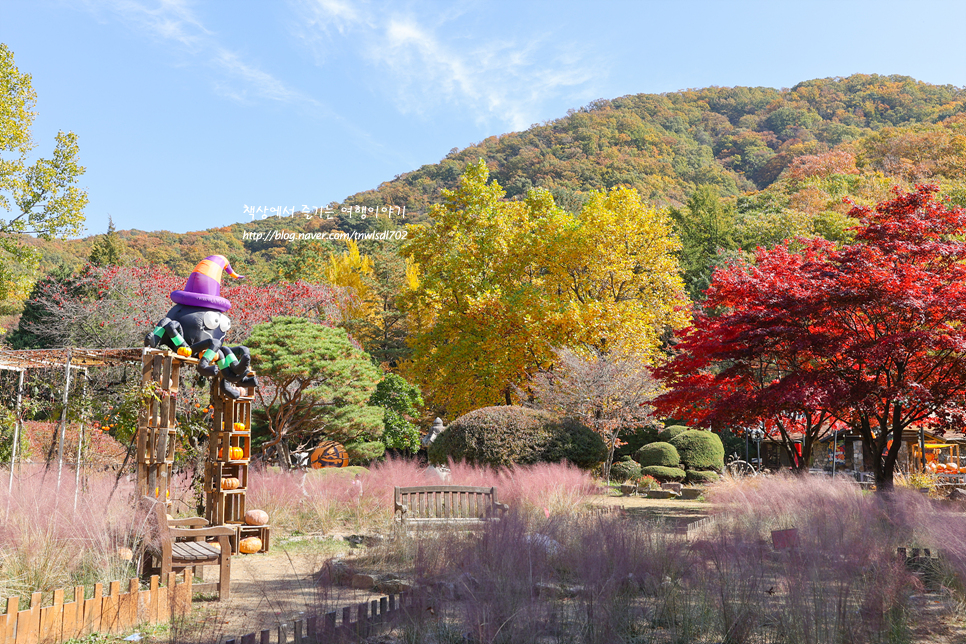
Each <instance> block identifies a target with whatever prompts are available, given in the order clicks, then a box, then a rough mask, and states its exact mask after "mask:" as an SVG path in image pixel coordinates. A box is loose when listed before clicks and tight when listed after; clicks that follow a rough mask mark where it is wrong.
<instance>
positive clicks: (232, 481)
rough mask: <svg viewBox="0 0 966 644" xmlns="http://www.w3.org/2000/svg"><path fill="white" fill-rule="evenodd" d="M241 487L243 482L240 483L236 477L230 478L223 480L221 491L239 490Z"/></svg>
mask: <svg viewBox="0 0 966 644" xmlns="http://www.w3.org/2000/svg"><path fill="white" fill-rule="evenodd" d="M240 487H241V481H239V480H238V479H237V478H235V477H234V476H229V477H226V478H223V479H221V489H223V490H237V489H238V488H240Z"/></svg>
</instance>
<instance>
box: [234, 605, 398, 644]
mask: <svg viewBox="0 0 966 644" xmlns="http://www.w3.org/2000/svg"><path fill="white" fill-rule="evenodd" d="M415 606H416V599H415V595H413V594H412V593H403V594H400V595H388V596H387V597H380V598H379V599H373V600H372V601H368V602H363V603H361V604H356V605H355V606H346V607H345V608H343V609H342V610H341V611H331V612H328V613H324V614H323V615H321V616H320V617H309V618H307V619H304V620H299V621H296V622H293V623H291V624H281V625H279V626H278V628H276V629H265V630H263V631H259V632H257V633H249V634H248V635H243V636H242V637H238V638H230V639H226V640H225V644H272V642H273V638H272V633H273V631H274V632H275V633H276V634H277V636H276V637H275V638H274V642H276V643H277V644H308V643H309V642H312V643H313V644H330V643H333V642H345V641H356V640H358V639H359V638H362V637H366V636H367V635H369V634H370V633H371V632H372V631H373V629H374V628H376V627H377V626H379V625H381V624H386V623H388V622H390V621H391V620H392V619H394V618H395V617H398V616H400V615H401V614H403V612H404V611H406V610H414V607H415ZM340 617H341V619H340Z"/></svg>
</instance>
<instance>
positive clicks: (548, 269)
mask: <svg viewBox="0 0 966 644" xmlns="http://www.w3.org/2000/svg"><path fill="white" fill-rule="evenodd" d="M487 179H488V171H487V168H486V164H485V163H484V162H483V161H482V160H481V161H480V162H479V163H477V164H474V165H471V166H469V168H468V169H467V171H466V173H465V174H464V175H463V176H462V177H461V178H460V182H459V185H458V187H457V188H456V189H455V190H452V191H444V203H443V204H440V205H436V206H434V207H433V208H432V210H431V213H430V214H431V216H432V217H433V220H434V224H433V225H432V226H427V227H419V228H414V229H413V230H411V234H410V239H409V241H408V242H407V244H406V245H405V246H404V248H403V253H404V254H405V255H406V256H407V258H409V259H410V260H411V261H412V262H413V263H414V264H415V266H416V267H417V268H418V280H417V279H415V277H414V276H413V277H412V278H411V279H410V280H409V281H408V284H409V287H410V290H409V291H408V293H407V294H406V296H405V297H404V302H405V306H406V308H407V309H408V311H409V314H410V324H411V326H412V328H411V333H410V344H411V346H412V349H413V353H412V358H411V360H410V362H409V363H408V364H407V365H406V372H407V375H408V377H409V379H410V380H411V381H414V382H417V383H418V384H419V385H420V386H421V388H422V390H423V392H424V393H425V394H426V397H427V399H428V401H429V402H430V404H432V405H433V406H435V407H436V408H437V409H438V410H441V411H444V412H445V413H446V415H448V416H450V417H456V416H458V415H460V414H462V413H465V412H467V411H469V410H471V409H475V408H477V407H482V406H486V405H494V404H511V403H512V397H513V395H514V391H515V390H516V388H517V387H518V386H520V385H521V384H523V383H524V382H526V381H527V379H528V378H529V376H530V375H532V374H533V373H535V372H536V371H537V370H540V369H547V368H550V367H551V366H552V365H553V363H554V360H555V353H554V349H555V348H557V347H572V348H575V349H576V350H578V351H580V350H581V349H585V350H586V349H590V348H593V349H596V350H600V351H607V350H609V349H610V348H616V347H621V348H624V349H625V350H627V351H630V352H632V353H633V354H635V355H638V356H640V357H642V358H644V359H645V360H648V359H651V358H653V357H654V354H655V352H656V350H657V348H658V345H659V341H660V336H661V334H662V332H663V331H664V330H665V329H667V328H668V327H674V328H676V327H680V326H682V325H683V324H685V323H686V322H687V312H686V304H687V298H686V296H685V295H684V287H683V283H682V281H681V277H680V275H679V273H678V267H677V261H676V258H675V255H674V253H676V252H677V251H678V250H679V249H680V243H679V242H678V240H677V238H676V236H675V235H674V232H673V228H672V226H671V223H670V221H669V220H668V219H667V217H665V216H664V215H662V214H660V213H658V212H656V211H655V210H654V209H653V208H651V207H649V206H647V205H645V204H643V203H642V202H641V200H640V197H639V196H638V195H637V193H636V191H634V190H628V189H616V190H613V191H611V192H609V193H607V194H603V193H600V194H594V195H592V196H591V198H590V200H589V202H588V203H587V205H586V206H585V208H584V209H583V210H582V211H581V213H580V214H579V215H572V214H570V213H567V212H564V211H563V210H562V209H560V208H558V207H557V206H556V204H555V203H554V200H553V197H552V196H551V195H550V194H549V193H548V192H547V191H545V190H535V191H531V192H530V193H529V194H528V196H527V198H526V200H524V201H504V200H503V197H504V192H503V189H502V188H501V187H500V186H499V184H497V183H495V182H494V183H489V184H488V183H487Z"/></svg>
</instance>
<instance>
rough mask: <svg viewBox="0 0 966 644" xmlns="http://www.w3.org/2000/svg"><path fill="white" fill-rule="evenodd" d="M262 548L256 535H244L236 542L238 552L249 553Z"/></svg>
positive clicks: (260, 541)
mask: <svg viewBox="0 0 966 644" xmlns="http://www.w3.org/2000/svg"><path fill="white" fill-rule="evenodd" d="M261 549H262V540H261V539H259V538H258V537H245V538H244V539H242V540H241V541H240V542H238V552H240V553H242V554H245V555H250V554H253V553H256V552H258V551H259V550H261Z"/></svg>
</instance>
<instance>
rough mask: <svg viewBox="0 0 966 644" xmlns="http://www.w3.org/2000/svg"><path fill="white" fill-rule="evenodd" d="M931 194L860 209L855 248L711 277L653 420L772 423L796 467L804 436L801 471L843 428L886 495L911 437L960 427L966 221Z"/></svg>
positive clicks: (817, 249) (965, 393)
mask: <svg viewBox="0 0 966 644" xmlns="http://www.w3.org/2000/svg"><path fill="white" fill-rule="evenodd" d="M935 192H936V188H935V187H934V186H920V187H918V188H917V189H916V190H915V191H913V192H910V193H901V192H900V191H898V190H895V191H894V194H895V196H894V198H893V199H891V200H888V201H884V202H882V203H880V204H878V205H877V206H876V207H875V209H869V208H864V207H857V206H856V207H853V208H852V210H851V212H850V213H849V214H850V216H852V217H855V218H857V219H858V220H859V221H860V224H859V226H858V227H857V228H856V236H855V242H854V243H852V244H850V245H848V246H845V247H842V248H835V247H834V246H833V245H832V244H830V243H829V242H826V241H824V240H800V242H799V243H800V244H801V245H802V248H801V250H799V251H794V252H793V251H791V250H789V247H788V246H787V245H780V246H778V247H776V248H774V249H772V250H762V249H759V250H758V251H757V253H756V258H755V261H754V263H747V264H746V263H736V264H734V265H732V266H730V267H727V268H725V269H721V270H719V271H718V272H716V273H715V276H714V281H713V283H712V286H711V288H710V289H709V291H708V296H709V297H708V299H707V301H706V302H705V303H704V312H703V313H702V314H701V315H699V316H698V317H697V318H696V322H695V325H694V327H693V328H692V329H691V330H690V331H689V333H688V334H687V335H686V336H685V337H684V338H683V340H682V342H681V343H680V345H679V347H678V348H679V350H680V351H679V353H678V355H677V356H676V357H675V358H674V359H672V360H671V361H670V363H669V364H668V365H667V366H666V367H665V368H664V369H663V370H662V371H661V372H660V373H659V374H658V375H659V376H662V377H664V378H665V381H666V383H667V384H668V385H669V386H670V388H671V389H670V391H669V392H668V393H667V394H665V395H664V396H662V397H661V398H659V399H658V400H657V401H656V404H657V406H658V409H659V410H661V411H662V413H665V414H667V415H673V416H677V417H680V418H683V419H685V420H687V421H688V422H691V423H694V424H703V425H710V426H712V427H717V426H723V425H725V424H729V423H730V424H732V425H737V426H750V425H753V424H756V423H759V422H761V421H763V420H764V421H768V424H769V425H770V426H771V427H772V428H774V429H775V430H777V432H778V435H779V436H781V437H782V439H783V440H784V443H785V446H786V449H788V450H789V455H790V456H791V445H790V440H789V439H790V438H791V436H790V434H789V432H788V429H789V427H791V426H792V425H797V428H798V429H799V430H803V437H802V438H803V447H802V457H803V458H802V459H801V460H800V462H799V468H800V469H801V468H804V467H807V463H808V461H809V459H810V457H811V446H812V444H813V443H814V441H815V440H817V439H818V438H820V437H821V435H822V433H823V432H827V431H828V430H829V428H830V427H832V426H833V424H834V423H840V424H843V425H846V426H848V427H850V428H852V429H854V430H855V431H857V432H858V433H859V435H860V436H861V437H862V441H863V444H864V446H865V453H866V455H867V456H868V458H869V461H868V464H869V465H870V466H871V468H872V471H873V472H874V474H875V478H876V483H877V486H878V488H879V489H880V490H885V489H889V488H891V487H892V480H893V472H894V468H895V464H896V459H897V457H898V454H899V449H900V446H901V442H902V434H903V431H906V430H908V428H910V426H913V425H923V426H930V427H932V428H933V429H934V430H935V431H938V432H943V431H945V430H947V429H956V430H959V429H962V428H963V427H964V425H966V409H964V402H966V324H964V323H966V265H964V260H966V242H964V241H963V240H962V238H961V235H962V234H963V233H964V232H966V211H963V210H962V209H961V208H953V207H949V206H947V205H946V204H944V203H942V202H940V201H938V200H937V199H936V197H935ZM896 438H898V439H899V440H893V439H896ZM890 441H891V442H890ZM792 461H793V462H794V458H792Z"/></svg>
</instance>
